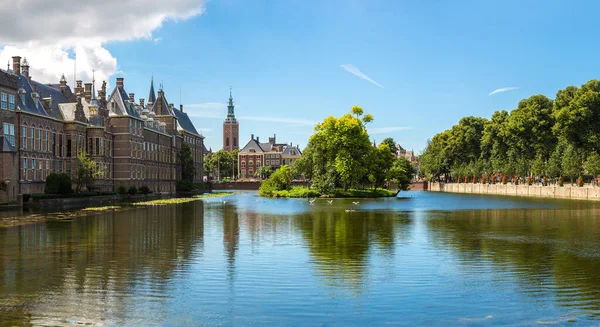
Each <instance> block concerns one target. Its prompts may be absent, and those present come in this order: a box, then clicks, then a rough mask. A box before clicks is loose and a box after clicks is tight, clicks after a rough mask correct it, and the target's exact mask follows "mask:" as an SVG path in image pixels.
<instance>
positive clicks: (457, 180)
mask: <svg viewBox="0 0 600 327" xmlns="http://www.w3.org/2000/svg"><path fill="white" fill-rule="evenodd" d="M456 182H457V183H459V184H460V176H458V178H457V179H456Z"/></svg>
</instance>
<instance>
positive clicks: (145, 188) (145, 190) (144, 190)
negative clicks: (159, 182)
mask: <svg viewBox="0 0 600 327" xmlns="http://www.w3.org/2000/svg"><path fill="white" fill-rule="evenodd" d="M140 193H142V194H144V195H146V194H150V188H149V187H148V186H146V185H142V186H140Z"/></svg>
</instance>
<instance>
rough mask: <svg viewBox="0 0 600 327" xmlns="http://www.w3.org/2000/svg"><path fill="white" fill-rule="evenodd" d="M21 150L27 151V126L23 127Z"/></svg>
mask: <svg viewBox="0 0 600 327" xmlns="http://www.w3.org/2000/svg"><path fill="white" fill-rule="evenodd" d="M21 148H22V149H27V126H23V127H21Z"/></svg>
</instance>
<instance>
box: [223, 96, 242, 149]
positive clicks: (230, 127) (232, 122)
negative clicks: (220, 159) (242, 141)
mask: <svg viewBox="0 0 600 327" xmlns="http://www.w3.org/2000/svg"><path fill="white" fill-rule="evenodd" d="M239 131H240V125H239V123H238V121H237V120H236V119H235V112H234V106H233V96H232V95H231V87H229V104H228V105H227V118H225V121H224V122H223V150H225V151H227V152H230V151H233V150H239V148H240V146H239V143H238V141H239Z"/></svg>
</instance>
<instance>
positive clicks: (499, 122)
mask: <svg viewBox="0 0 600 327" xmlns="http://www.w3.org/2000/svg"><path fill="white" fill-rule="evenodd" d="M508 117H509V114H508V112H507V111H506V110H502V111H496V112H494V114H493V115H492V118H491V119H490V120H489V121H487V122H486V124H485V126H484V128H483V134H482V136H481V137H482V138H481V157H482V158H485V159H487V160H489V162H490V164H491V169H492V170H493V171H494V172H503V171H505V170H506V156H507V153H508V144H507V136H506V125H507V121H508Z"/></svg>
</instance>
